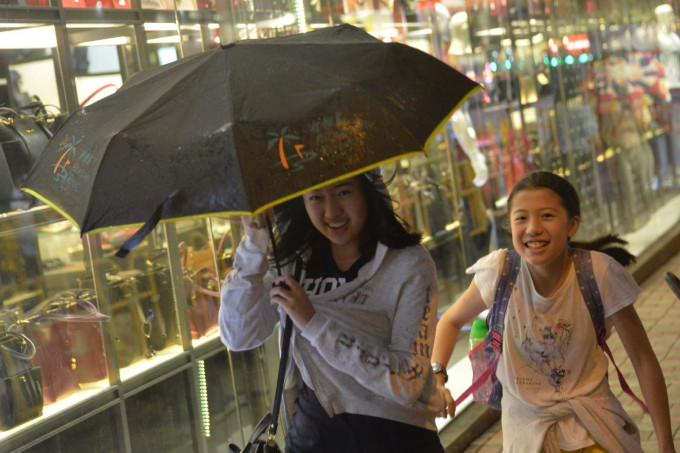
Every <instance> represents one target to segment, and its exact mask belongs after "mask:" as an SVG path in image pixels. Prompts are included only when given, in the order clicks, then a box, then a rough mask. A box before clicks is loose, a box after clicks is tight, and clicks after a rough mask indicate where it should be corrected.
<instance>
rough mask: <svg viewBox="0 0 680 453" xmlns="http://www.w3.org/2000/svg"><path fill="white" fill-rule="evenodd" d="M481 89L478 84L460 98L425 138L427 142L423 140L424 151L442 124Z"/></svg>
mask: <svg viewBox="0 0 680 453" xmlns="http://www.w3.org/2000/svg"><path fill="white" fill-rule="evenodd" d="M481 89H482V86H481V85H479V84H478V85H477V86H476V87H474V88H473V89H472V90H470V91H469V92H468V93H467V94H466V95H465V97H464V98H462V99H461V100H460V101H459V102H458V104H456V106H455V107H454V108H452V109H451V111H450V112H449V114H448V115H446V116H445V117H444V118H443V119H442V120H441V121H440V122H439V124H438V125H437V127H435V128H434V129H433V130H432V133H431V134H430V136H429V137H427V140H425V148H424V150H426V151H427V148H429V146H430V142H431V141H432V139H433V138H434V136H435V135H437V133H438V132H439V129H441V128H442V127H443V126H444V124H446V122H447V121H449V120H450V119H451V116H452V115H453V112H455V111H456V110H458V109H459V108H460V106H461V105H463V104H464V103H465V101H467V100H468V99H469V98H470V96H472V95H473V94H475V93H476V92H477V91H479V90H481Z"/></svg>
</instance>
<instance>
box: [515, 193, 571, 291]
mask: <svg viewBox="0 0 680 453" xmlns="http://www.w3.org/2000/svg"><path fill="white" fill-rule="evenodd" d="M578 226H579V218H578V217H569V214H568V213H567V210H566V208H565V207H564V205H563V202H562V199H561V198H560V197H559V196H558V195H557V194H556V193H555V192H553V191H552V190H550V189H545V188H537V189H524V190H521V191H519V192H518V193H517V194H515V196H514V197H513V199H512V206H511V207H510V229H511V231H512V244H513V246H514V248H515V250H517V252H518V253H519V254H520V255H521V256H522V258H524V260H525V261H526V263H527V265H528V266H529V270H530V271H531V274H532V276H533V278H534V284H536V286H537V288H538V287H539V286H540V287H543V286H544V285H543V284H545V285H546V286H547V287H549V292H552V290H554V289H555V285H556V284H557V283H558V282H559V280H560V278H561V276H562V275H563V274H564V272H565V270H566V269H567V268H568V265H569V251H568V250H569V249H568V245H569V238H571V237H572V236H574V235H575V234H576V231H577V230H578Z"/></svg>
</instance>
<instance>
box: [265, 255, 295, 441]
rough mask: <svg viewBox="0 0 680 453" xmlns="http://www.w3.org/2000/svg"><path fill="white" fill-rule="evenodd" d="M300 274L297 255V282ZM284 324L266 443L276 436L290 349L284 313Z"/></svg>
mask: <svg viewBox="0 0 680 453" xmlns="http://www.w3.org/2000/svg"><path fill="white" fill-rule="evenodd" d="M301 276H302V258H300V257H299V256H298V258H297V260H296V261H295V270H294V271H293V278H295V281H297V282H299V281H300V277H301ZM285 322H286V325H285V326H284V328H283V337H282V339H281V360H280V361H279V372H278V376H277V378H276V392H275V393H274V406H273V408H272V419H271V424H270V425H269V432H268V435H267V443H268V444H270V445H271V444H273V443H274V442H275V438H276V430H277V428H278V425H279V410H280V409H281V399H282V397H283V384H284V380H285V377H286V364H287V362H288V354H289V350H290V337H291V336H292V333H293V320H292V319H290V316H289V315H286V321H285Z"/></svg>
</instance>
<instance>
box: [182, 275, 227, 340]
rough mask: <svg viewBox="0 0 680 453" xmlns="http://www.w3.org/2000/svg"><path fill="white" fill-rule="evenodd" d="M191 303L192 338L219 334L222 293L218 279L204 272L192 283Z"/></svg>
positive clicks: (195, 276)
mask: <svg viewBox="0 0 680 453" xmlns="http://www.w3.org/2000/svg"><path fill="white" fill-rule="evenodd" d="M191 287H192V293H191V298H190V299H189V300H188V301H187V302H188V303H189V324H190V325H191V338H193V339H196V338H200V337H204V336H206V335H210V334H212V333H214V332H217V330H218V328H219V312H220V293H219V291H217V289H218V287H219V285H218V281H217V277H215V276H214V275H211V274H210V273H209V272H208V271H206V270H203V271H200V272H198V273H196V274H195V275H194V277H193V281H192V282H191Z"/></svg>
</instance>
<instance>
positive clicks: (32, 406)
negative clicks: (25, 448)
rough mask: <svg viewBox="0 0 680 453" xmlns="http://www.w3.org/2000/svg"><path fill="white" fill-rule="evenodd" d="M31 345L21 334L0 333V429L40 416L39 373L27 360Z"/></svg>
mask: <svg viewBox="0 0 680 453" xmlns="http://www.w3.org/2000/svg"><path fill="white" fill-rule="evenodd" d="M34 355H35V345H33V343H32V342H31V340H30V339H29V338H28V337H27V336H26V335H24V334H21V333H18V332H13V331H9V330H8V331H5V332H2V333H0V430H8V429H11V428H14V427H15V426H17V425H20V424H22V423H24V422H27V421H29V420H32V419H34V418H36V417H40V416H41V415H42V410H43V395H42V373H41V370H40V367H38V366H34V365H33V364H32V362H31V359H32V358H33V356H34Z"/></svg>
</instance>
